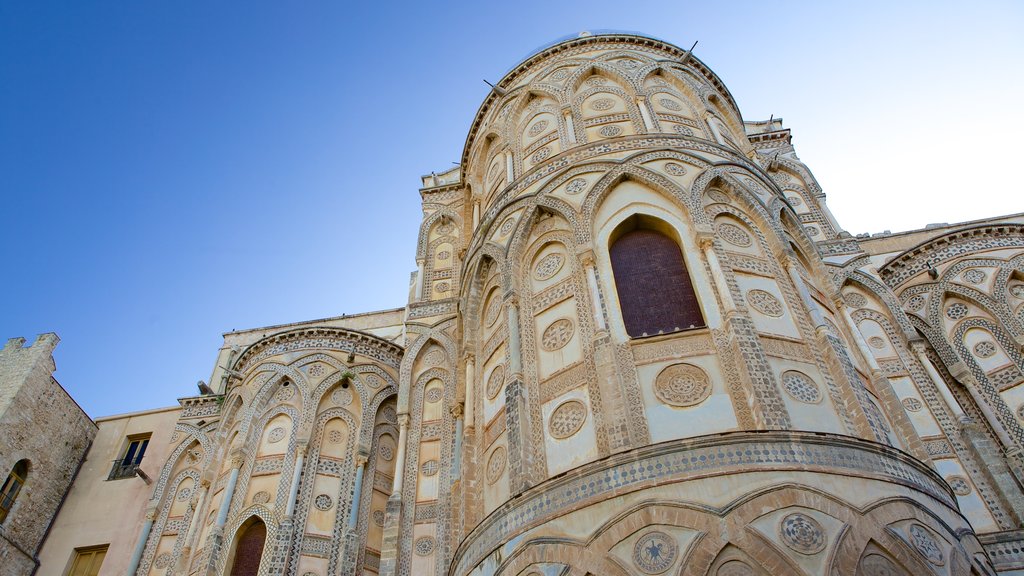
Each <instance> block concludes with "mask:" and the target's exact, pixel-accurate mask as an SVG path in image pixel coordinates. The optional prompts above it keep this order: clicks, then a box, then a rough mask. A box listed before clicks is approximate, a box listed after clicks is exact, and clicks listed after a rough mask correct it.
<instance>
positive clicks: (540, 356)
mask: <svg viewBox="0 0 1024 576" xmlns="http://www.w3.org/2000/svg"><path fill="white" fill-rule="evenodd" d="M422 185H423V187H422V188H421V189H420V196H421V198H422V205H423V213H424V217H423V221H422V224H421V227H420V234H419V239H418V244H417V250H416V266H417V271H416V273H415V274H414V282H413V286H412V287H411V289H410V298H409V302H408V303H407V304H406V305H405V306H404V307H402V308H396V309H393V310H384V311H379V312H369V313H366V314H360V315H355V316H344V317H338V318H329V319H324V320H314V321H309V322H297V323H294V324H288V325H283V326H270V327H264V328H257V329H253V330H246V331H236V332H231V333H228V334H225V335H224V345H223V347H221V349H220V350H219V351H217V353H216V358H215V359H214V362H213V365H214V369H213V374H212V377H211V379H210V381H209V387H208V388H206V389H204V391H205V392H206V393H204V394H200V395H198V396H189V397H185V398H181V399H180V400H179V404H180V406H176V407H174V408H166V409H159V410H152V411H148V412H140V413H135V414H129V415H124V416H112V417H108V418H100V419H97V420H96V421H95V423H94V422H93V421H91V420H89V419H88V417H86V416H85V415H84V414H83V413H82V412H81V410H79V409H78V407H77V406H76V405H75V404H74V402H73V401H72V400H71V399H70V398H68V397H67V395H66V394H65V393H64V392H63V390H62V389H61V388H60V386H59V385H58V384H57V383H56V381H55V380H53V378H52V372H53V362H52V357H51V355H50V353H51V351H52V349H53V347H54V346H55V345H56V341H57V340H56V336H54V335H52V334H51V335H43V336H41V337H40V339H39V340H38V341H37V342H36V343H35V344H33V345H32V346H30V347H22V342H23V341H22V340H20V339H14V340H12V341H11V342H10V343H8V345H7V347H5V348H4V349H3V351H2V352H0V422H2V428H0V475H6V476H3V478H6V482H5V484H4V492H3V494H0V515H5V516H6V517H4V518H3V520H2V521H0V576H2V575H8V574H11V575H14V574H17V575H21V574H32V573H35V574H39V575H43V576H62V575H68V574H70V575H73V576H80V575H81V576H86V575H96V574H101V575H104V576H106V575H110V576H114V575H124V574H128V575H133V576H134V575H157V576H165V575H176V576H184V575H204V576H221V575H224V576H241V575H257V574H258V575H285V574H287V575H289V576H349V575H377V574H380V575H389V576H390V575H402V576H406V575H415V576H421V575H428V576H429V575H435V576H442V575H450V576H469V575H472V576H484V575H491V574H500V575H503V576H563V575H572V576H585V575H588V574H589V575H594V576H606V575H611V576H625V575H631V574H640V575H659V574H673V575H675V574H682V575H701V576H705V575H706V576H775V575H791V574H792V575H830V576H831V575H838V576H845V575H859V576H885V575H902V576H909V575H914V576H925V575H936V576H938V575H942V576H967V575H974V576H990V575H993V574H1024V532H1022V530H1021V528H1022V519H1024V484H1022V481H1024V462H1022V460H1021V449H1022V448H1024V351H1022V345H1024V214H1016V215H1011V216H1004V217H997V218H992V219H988V220H983V221H976V222H968V223H963V224H956V225H936V226H929V227H928V228H926V229H923V230H914V231H909V232H902V233H896V234H888V233H886V234H880V235H874V236H869V235H864V236H858V237H853V236H851V235H850V234H849V233H847V232H845V231H843V230H842V229H841V228H840V227H839V224H838V223H837V221H836V219H835V218H834V217H833V215H832V214H831V213H830V212H829V209H828V207H827V206H826V205H825V195H824V193H823V192H822V190H821V188H820V187H819V185H818V183H817V182H816V181H815V179H814V177H813V176H812V174H811V172H810V170H809V169H808V168H807V167H806V166H805V165H804V164H803V163H802V162H801V161H800V159H799V158H798V157H797V156H796V153H795V152H794V149H793V146H792V144H791V135H790V131H789V130H788V129H787V128H785V127H783V124H782V120H781V119H772V120H770V121H744V120H743V118H742V117H741V115H740V111H739V110H738V109H737V107H736V103H735V101H734V99H733V97H732V95H731V94H730V93H729V91H728V90H727V89H726V88H725V85H724V84H723V83H722V81H721V80H720V79H719V78H718V77H717V76H716V75H715V74H714V73H713V72H712V71H711V70H709V69H708V68H707V67H706V66H705V65H704V64H703V63H701V62H700V61H699V60H698V59H697V58H695V57H694V56H693V55H691V54H689V53H688V52H687V51H685V50H682V49H680V48H678V47H676V46H673V45H670V44H666V43H664V42H662V41H659V40H654V39H651V38H646V37H641V36H634V35H625V34H608V35H596V36H589V35H584V36H581V37H579V38H575V39H572V40H568V41H565V42H561V43H559V44H556V45H554V46H551V47H549V48H546V49H543V50H542V51H540V52H538V53H536V54H534V55H533V56H531V57H529V58H528V59H527V60H525V61H524V62H521V63H519V64H518V65H517V66H516V67H515V68H513V69H512V71H511V72H509V73H508V74H507V75H506V76H505V77H504V78H502V79H501V81H500V82H499V83H498V84H497V86H496V87H495V88H494V90H492V91H491V93H490V94H489V95H488V97H487V99H486V100H485V101H484V103H483V104H482V105H481V107H480V109H479V110H478V111H477V113H476V116H475V118H474V120H473V123H472V127H471V129H470V132H469V135H468V137H467V139H466V144H465V148H464V150H463V153H462V161H461V163H460V165H459V166H457V167H455V168H452V169H451V170H448V171H445V172H441V173H432V174H430V175H429V176H425V177H424V178H423V182H422ZM895 192H897V191H894V193H895ZM951 209H952V208H951ZM396 304H397V303H396ZM183 391H185V392H188V391H190V390H189V389H188V388H183ZM40 428H44V429H46V430H47V434H45V435H42V436H40V435H39V434H38V430H39V429H40ZM76 474H77V475H76ZM44 540H45V542H44Z"/></svg>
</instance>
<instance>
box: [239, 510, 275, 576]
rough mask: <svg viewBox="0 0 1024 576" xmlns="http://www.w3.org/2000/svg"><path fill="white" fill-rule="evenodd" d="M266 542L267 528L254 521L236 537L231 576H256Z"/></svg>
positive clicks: (261, 523)
mask: <svg viewBox="0 0 1024 576" xmlns="http://www.w3.org/2000/svg"><path fill="white" fill-rule="evenodd" d="M266 540H267V526H266V525H265V524H264V523H263V522H261V521H256V522H254V523H252V524H250V525H249V526H248V527H246V528H245V529H244V531H243V532H242V533H241V534H239V535H238V543H237V544H236V545H235V561H234V562H233V563H232V564H231V576H256V574H258V573H259V571H260V558H262V557H263V545H264V543H265V542H266Z"/></svg>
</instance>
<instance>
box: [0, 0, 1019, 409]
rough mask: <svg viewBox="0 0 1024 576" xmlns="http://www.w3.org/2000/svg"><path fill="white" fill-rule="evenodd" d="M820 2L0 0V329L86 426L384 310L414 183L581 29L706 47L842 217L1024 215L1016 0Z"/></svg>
mask: <svg viewBox="0 0 1024 576" xmlns="http://www.w3.org/2000/svg"><path fill="white" fill-rule="evenodd" d="M832 4H833V3H823V2H808V3H797V2H780V3H768V2H749V3H748V2H729V3H725V2H722V3H711V2H700V3H697V2H684V1H678V0H677V1H675V2H664V3H659V2H636V3H625V2H621V1H619V2H603V1H600V0H594V1H590V2H586V3H574V2H517V3H514V5H515V6H516V7H517V8H516V10H515V11H512V10H511V9H510V6H511V5H513V4H512V3H497V2H494V3H482V2H466V3H424V2H417V3H408V4H402V3H342V2H302V3H283V2H244V3H243V2H220V3H211V2H193V1H180V2H162V3H157V2H119V3H114V2H49V1H35V2H17V1H8V2H4V3H2V4H0V199H2V204H0V206H2V208H0V246H2V248H0V257H2V261H3V263H4V267H3V274H2V277H3V281H2V282H0V338H8V337H13V336H26V337H28V338H30V339H31V338H32V337H34V335H35V334H37V333H40V332H47V331H54V332H57V333H58V334H59V335H60V336H61V338H62V344H61V345H60V347H59V348H58V350H57V353H56V359H57V365H58V371H57V377H58V379H59V380H60V381H61V383H62V384H63V385H64V386H65V388H67V389H68V390H69V391H70V392H71V393H72V395H73V396H74V397H75V398H76V399H77V400H78V401H79V402H80V404H81V405H82V406H83V407H84V408H85V409H86V411H87V412H89V414H90V415H92V416H94V417H95V416H101V415H107V414H112V413H119V412H125V411H132V410H139V409H144V408H149V407H156V406H165V405H171V404H174V401H175V398H177V397H179V396H183V395H190V394H193V393H194V391H195V382H196V380H199V379H206V378H207V377H208V376H209V374H210V371H211V369H212V367H213V361H214V355H215V352H216V350H217V348H218V346H219V345H220V341H221V334H222V333H223V332H226V331H229V330H232V329H235V328H238V329H242V328H250V327H256V326H263V325H270V324H277V323H285V322H293V321H300V320H306V319H313V318H322V317H327V316H334V315H339V314H342V313H355V312H362V311H368V310H376V309H384V308H393V307H399V306H402V305H404V304H405V298H406V291H407V285H408V278H409V272H410V271H411V270H412V269H414V267H415V262H414V258H413V254H414V250H415V238H416V232H417V226H418V222H419V217H420V212H419V195H418V192H417V190H418V186H419V180H418V178H419V176H420V175H422V174H426V173H429V172H430V171H432V170H437V171H440V170H444V169H446V168H447V167H450V166H451V165H452V162H453V161H457V160H458V159H459V158H460V156H461V152H462V146H463V143H464V141H465V135H466V130H467V129H468V126H469V123H470V122H471V121H472V118H473V114H474V113H475V111H476V110H477V108H478V107H479V105H480V103H481V101H482V99H483V98H484V97H485V96H486V94H487V90H488V88H487V86H486V85H485V84H484V83H483V82H482V80H483V79H485V78H486V79H488V80H490V81H491V82H496V81H497V80H498V79H499V78H500V77H501V76H502V74H504V72H506V71H507V70H508V69H509V68H511V67H512V66H513V65H515V64H516V63H517V62H518V61H520V60H521V59H522V58H524V57H525V56H527V55H528V54H530V53H532V52H533V51H534V50H535V49H536V48H538V47H540V46H542V45H545V44H548V43H549V42H551V41H553V40H555V39H557V38H559V37H563V36H565V35H568V34H576V33H578V32H580V31H581V30H595V29H617V30H632V31H639V32H643V33H647V34H650V35H653V36H656V37H659V38H662V39H665V40H668V41H670V42H673V43H675V44H677V45H680V46H683V47H689V46H690V45H691V44H693V42H694V41H695V40H699V42H700V43H699V44H698V46H697V49H696V52H695V53H696V55H697V56H698V57H699V58H701V59H702V60H703V61H704V62H705V63H706V64H708V65H709V66H710V67H711V68H712V69H713V70H715V72H717V73H718V75H719V76H720V77H721V78H722V79H723V80H724V82H725V83H726V85H727V86H728V87H729V89H730V91H731V92H732V94H733V95H734V96H735V97H736V99H737V101H738V102H739V105H740V107H741V110H742V112H743V114H744V117H745V118H747V119H765V118H767V117H768V116H769V115H772V114H774V115H775V116H776V117H779V116H781V117H783V118H784V120H785V123H786V125H787V126H789V127H790V128H792V130H793V134H794V143H795V145H796V146H797V151H798V153H799V154H800V156H801V158H802V159H803V160H804V161H805V162H807V163H808V165H809V166H810V167H811V169H812V170H813V171H814V172H815V175H816V176H817V177H818V179H819V181H820V183H821V184H822V186H823V188H824V189H825V192H826V193H827V194H828V195H829V204H830V206H831V207H832V209H833V211H834V212H835V213H836V215H837V217H838V218H839V220H840V223H841V224H842V225H844V227H846V229H848V230H849V231H851V232H853V233H858V232H868V231H871V232H878V231H881V230H884V229H892V230H894V231H895V230H902V229H909V228H915V227H921V226H923V225H925V224H927V223H929V222H938V221H950V222H952V221H960V220H966V219H972V218H980V217H984V216H988V215H995V214H1005V213H1011V212H1019V211H1022V210H1024V203H1022V202H1020V201H1019V198H1020V197H1021V192H1022V185H1021V184H1020V178H1019V177H1018V176H1017V175H1016V174H1015V171H1014V170H1015V169H1014V168H1013V167H1014V166H1016V165H1017V164H1019V158H1018V154H1016V153H1015V152H1016V149H1017V142H1016V141H1011V138H1013V137H1014V135H1015V133H1016V131H1017V126H1016V123H1017V119H1016V112H1017V111H1018V110H1019V107H1020V103H1021V102H1024V78H1022V70H1024V34H1022V33H1021V30H1022V29H1024V4H1021V3H1019V2H1002V3H1000V2H979V3H972V4H971V7H970V9H969V10H968V9H967V7H966V5H965V4H964V3H954V2H920V3H917V2H900V3H890V2H880V3H874V2H858V3H850V4H849V5H843V6H839V5H836V6H833V5H832ZM835 4H838V3H835ZM1014 140H1015V139H1014Z"/></svg>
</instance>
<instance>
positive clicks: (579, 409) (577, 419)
mask: <svg viewBox="0 0 1024 576" xmlns="http://www.w3.org/2000/svg"><path fill="white" fill-rule="evenodd" d="M586 420H587V407H586V406H584V405H583V402H580V401H579V400H567V401H565V402H562V403H561V404H560V405H559V406H558V407H557V408H555V409H554V410H553V411H552V412H551V420H550V421H549V422H548V432H549V433H550V434H551V437H552V438H557V439H559V440H562V439H564V438H568V437H570V436H572V435H573V434H575V433H576V432H579V430H580V428H582V427H583V423H584V422H586Z"/></svg>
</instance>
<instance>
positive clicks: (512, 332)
mask: <svg viewBox="0 0 1024 576" xmlns="http://www.w3.org/2000/svg"><path fill="white" fill-rule="evenodd" d="M506 312H507V314H508V350H509V359H508V360H509V361H508V364H509V371H510V372H511V373H512V377H513V378H516V377H519V378H522V375H523V350H522V345H521V344H520V339H519V300H518V298H517V297H516V296H515V295H513V296H512V298H510V299H509V301H508V303H507V305H506Z"/></svg>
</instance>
